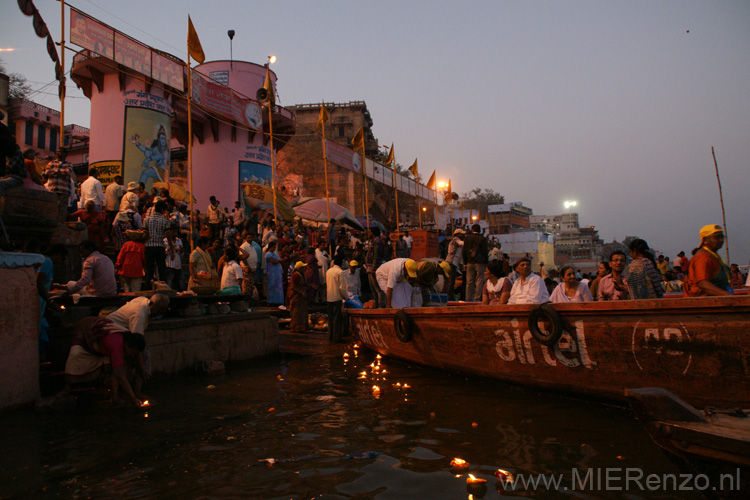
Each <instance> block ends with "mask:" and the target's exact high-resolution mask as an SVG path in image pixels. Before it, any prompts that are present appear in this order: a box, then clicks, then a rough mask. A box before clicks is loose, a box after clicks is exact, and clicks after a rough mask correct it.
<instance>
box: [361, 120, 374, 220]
mask: <svg viewBox="0 0 750 500" xmlns="http://www.w3.org/2000/svg"><path fill="white" fill-rule="evenodd" d="M364 144H365V133H364V128H363V129H362V177H364V179H365V220H366V221H367V227H366V228H365V234H367V231H372V230H371V228H370V202H369V201H368V200H367V163H365V145H364Z"/></svg>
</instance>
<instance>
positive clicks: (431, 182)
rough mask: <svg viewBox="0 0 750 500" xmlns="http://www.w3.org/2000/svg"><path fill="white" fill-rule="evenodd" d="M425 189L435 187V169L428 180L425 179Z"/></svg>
mask: <svg viewBox="0 0 750 500" xmlns="http://www.w3.org/2000/svg"><path fill="white" fill-rule="evenodd" d="M427 189H435V171H434V170H433V171H432V175H431V176H430V180H429V181H427Z"/></svg>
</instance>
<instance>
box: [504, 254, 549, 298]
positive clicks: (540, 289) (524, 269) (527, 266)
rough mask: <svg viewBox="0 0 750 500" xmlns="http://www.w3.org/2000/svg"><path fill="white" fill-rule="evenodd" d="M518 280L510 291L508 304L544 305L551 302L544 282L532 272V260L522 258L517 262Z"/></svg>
mask: <svg viewBox="0 0 750 500" xmlns="http://www.w3.org/2000/svg"><path fill="white" fill-rule="evenodd" d="M515 269H516V272H517V273H518V275H519V277H518V279H517V280H516V281H515V282H514V283H513V288H511V289H510V298H509V299H508V304H543V303H545V302H549V292H548V291H547V285H545V284H544V280H543V279H542V278H541V277H540V276H539V275H538V274H534V273H532V272H531V259H529V258H527V257H521V258H520V259H518V261H516V267H515Z"/></svg>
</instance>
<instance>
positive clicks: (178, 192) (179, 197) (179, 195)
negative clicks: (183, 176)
mask: <svg viewBox="0 0 750 500" xmlns="http://www.w3.org/2000/svg"><path fill="white" fill-rule="evenodd" d="M154 187H155V188H157V189H162V188H164V189H168V190H169V196H170V197H171V198H172V199H173V200H176V201H184V202H185V203H190V191H188V190H187V189H185V188H184V187H182V186H180V185H179V184H175V183H174V182H154ZM193 201H195V197H193Z"/></svg>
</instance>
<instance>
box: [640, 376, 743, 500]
mask: <svg viewBox="0 0 750 500" xmlns="http://www.w3.org/2000/svg"><path fill="white" fill-rule="evenodd" d="M626 396H627V398H628V401H629V402H630V406H631V408H632V409H633V411H634V413H635V415H636V417H637V418H638V420H640V421H641V423H642V424H643V426H644V427H645V429H646V432H648V434H649V436H650V437H651V439H652V440H653V441H654V442H655V443H656V444H657V445H658V446H659V447H661V448H662V449H663V450H664V451H666V452H667V456H668V457H669V458H670V459H672V461H673V462H675V463H676V464H677V465H678V466H679V467H680V469H682V470H683V471H685V472H688V473H691V474H692V476H695V475H696V474H698V475H701V476H703V477H704V478H706V479H705V481H704V484H705V485H706V486H709V485H710V486H712V487H708V488H706V491H704V494H706V495H707V496H708V497H711V498H712V497H716V498H743V499H744V498H748V497H749V496H750V414H748V411H747V410H742V409H738V408H734V409H729V410H717V409H715V408H706V409H705V410H704V411H702V412H700V411H697V410H696V409H695V408H693V407H692V406H690V405H688V404H687V403H686V402H685V401H683V400H681V399H680V398H678V397H677V396H675V395H674V394H672V393H671V392H670V391H667V390H666V389H663V388H661V387H657V388H646V389H629V390H627V391H626Z"/></svg>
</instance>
